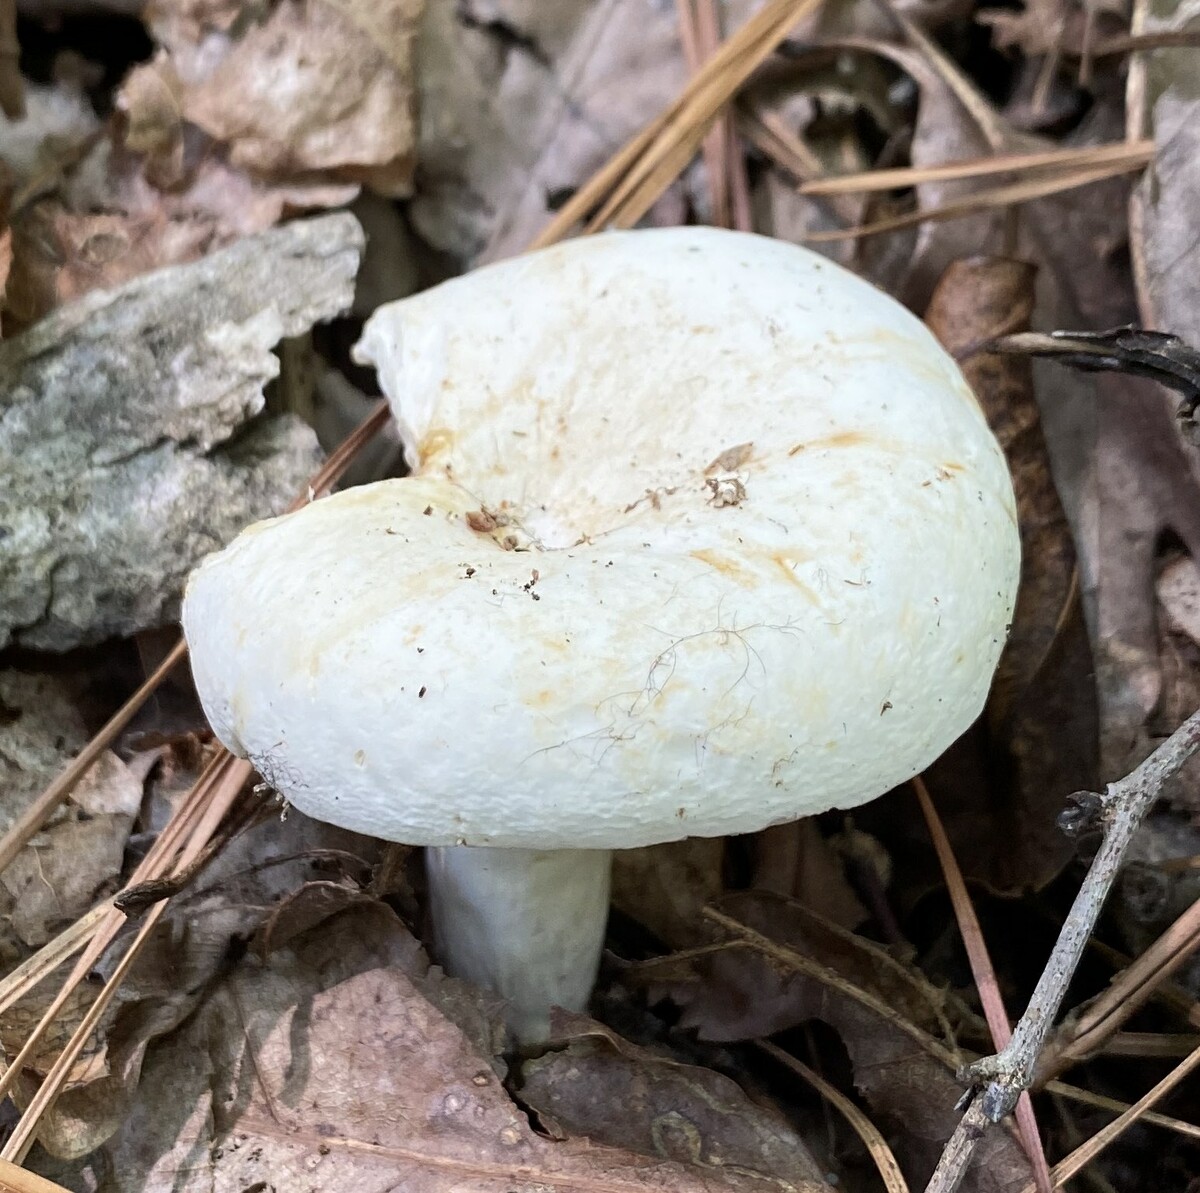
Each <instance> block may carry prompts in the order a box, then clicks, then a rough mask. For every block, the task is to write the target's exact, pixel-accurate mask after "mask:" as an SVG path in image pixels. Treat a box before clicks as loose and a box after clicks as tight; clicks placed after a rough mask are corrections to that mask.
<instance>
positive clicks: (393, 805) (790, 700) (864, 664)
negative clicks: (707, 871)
mask: <svg viewBox="0 0 1200 1193" xmlns="http://www.w3.org/2000/svg"><path fill="white" fill-rule="evenodd" d="M358 351H359V354H360V357H361V358H362V359H364V360H366V361H370V362H372V363H374V365H375V366H376V368H377V369H378V372H379V376H380V379H381V382H382V385H383V388H384V391H385V393H386V394H387V395H388V397H389V399H390V400H391V403H392V406H393V409H394V410H395V413H396V417H397V420H398V422H399V425H400V429H401V434H402V436H403V438H404V441H405V446H406V451H407V453H408V456H409V461H410V464H411V465H412V467H413V471H414V475H413V476H412V477H410V478H408V479H404V480H396V481H385V482H382V483H379V484H375V485H369V486H365V487H362V488H358V489H353V490H350V491H347V492H345V493H342V494H339V495H337V496H334V497H331V498H328V499H326V500H322V501H318V502H316V503H314V504H312V505H310V506H308V507H307V508H305V509H304V510H302V511H301V512H299V513H295V514H291V515H289V516H286V517H282V518H278V519H275V520H272V521H269V522H264V523H260V524H258V525H256V526H253V527H251V528H250V529H249V530H247V531H246V532H245V533H244V534H242V535H241V536H240V537H239V538H238V539H237V540H236V541H235V542H234V543H233V544H232V545H231V546H229V547H228V548H227V549H226V550H224V551H222V552H220V553H218V554H216V555H213V556H211V557H210V558H209V559H208V560H206V561H205V562H204V564H203V565H202V566H201V567H200V568H199V569H198V570H197V571H196V572H195V573H194V575H193V576H192V578H191V581H190V583H189V586H188V591H187V596H186V600H185V605H184V627H185V630H186V634H187V639H188V643H189V645H190V648H191V654H192V666H193V671H194V674H195V678H196V683H197V687H198V689H199V692H200V696H201V699H202V701H203V703H204V707H205V710H206V712H207V713H208V716H209V718H210V720H211V722H212V726H213V729H214V730H215V732H216V733H217V736H218V737H219V738H220V739H221V741H222V742H224V743H225V744H226V745H227V746H228V747H229V748H230V749H231V750H233V751H234V752H235V753H237V754H239V755H242V756H245V757H248V758H250V759H251V760H252V761H253V762H254V763H255V765H256V766H257V767H258V769H259V770H260V771H261V772H262V774H263V775H264V777H265V778H266V779H267V780H268V781H269V782H270V783H272V784H273V785H274V786H276V787H277V788H278V789H279V790H280V791H281V792H282V793H283V794H284V795H286V796H287V797H288V799H289V800H291V801H292V802H293V803H294V804H295V805H296V807H298V808H299V809H301V810H302V811H304V812H306V813H308V814H310V815H312V816H315V817H317V818H319V819H322V820H328V821H333V822H336V823H338V824H342V825H345V826H347V827H349V828H352V829H356V830H358V831H361V832H364V833H369V834H373V835H375V836H379V837H385V838H390V839H393V840H397V841H406V842H410V843H412V844H421V845H430V844H435V845H436V844H454V843H461V842H465V843H467V844H478V845H482V844H489V845H501V846H526V847H531V848H582V847H589V848H621V847H628V846H635V845H643V844H648V843H651V842H657V841H663V840H670V839H674V838H679V837H683V836H689V835H692V836H698V835H716V834H724V833H740V832H747V831H751V830H755V829H759V828H762V827H764V826H766V825H769V824H773V823H778V822H782V821H787V820H792V819H795V818H798V817H801V816H805V815H808V814H811V813H815V812H820V811H823V810H825V809H828V808H834V807H849V806H852V805H855V804H859V803H862V802H864V801H866V800H869V799H873V798H874V797H876V796H878V795H880V794H882V793H883V792H884V791H886V790H888V789H889V788H890V787H892V786H894V785H895V784H897V783H899V782H902V781H903V780H905V779H907V778H909V777H910V776H912V775H913V774H914V773H916V772H917V771H918V770H919V769H921V768H922V767H924V766H926V765H927V764H928V763H930V762H931V761H933V759H934V758H936V757H937V756H938V754H939V753H941V752H942V751H943V750H944V749H945V748H946V747H947V746H948V745H949V744H950V743H951V742H952V741H953V740H954V739H955V738H956V737H957V736H958V735H959V734H960V733H962V731H963V730H965V729H966V728H967V727H968V725H969V724H970V723H971V722H972V721H973V720H974V719H975V717H976V716H977V715H978V713H979V712H980V710H981V708H982V706H983V702H984V699H985V696H986V693H987V689H988V685H989V682H990V680H991V676H992V673H993V671H994V669H995V665H996V662H997V659H998V657H999V654H1000V650H1001V647H1002V645H1003V641H1004V637H1005V633H1006V628H1007V625H1008V622H1009V620H1010V616H1011V612H1012V608H1013V602H1014V598H1015V592H1016V585H1017V576H1018V564H1019V558H1018V557H1019V539H1018V534H1017V528H1016V515H1015V511H1014V503H1013V493H1012V487H1011V483H1010V480H1009V474H1008V470H1007V467H1006V465H1005V461H1004V457H1003V455H1002V453H1001V451H1000V449H999V447H998V446H997V444H996V442H995V440H994V438H993V437H992V435H991V433H990V431H989V430H988V428H987V425H986V423H985V421H984V419H983V416H982V414H981V413H980V410H979V407H978V405H977V403H976V401H975V399H974V397H973V396H972V394H971V393H970V391H969V389H968V388H967V386H966V383H965V382H964V381H963V379H962V377H961V375H960V373H959V372H958V370H957V368H956V367H955V365H954V364H953V362H952V361H951V360H950V358H949V357H948V356H947V355H946V354H945V353H944V352H943V351H942V350H941V348H940V347H939V346H938V345H937V344H936V342H935V341H934V339H933V338H932V336H931V335H930V334H929V332H928V331H927V330H926V329H925V327H924V326H923V325H922V324H921V323H920V322H919V321H918V320H917V319H915V318H914V317H912V316H911V315H910V314H908V313H907V312H906V311H905V310H904V309H902V308H901V307H900V306H899V305H898V304H897V303H895V302H894V301H892V300H891V299H890V298H888V297H887V296H886V295H884V294H882V293H880V292H879V291H877V290H875V289H874V288H873V287H872V286H870V285H869V284H868V283H866V282H864V281H862V280H861V279H859V278H856V277H854V276H853V275H851V274H850V273H847V272H846V271H844V270H842V269H841V268H839V267H838V266H836V265H834V264H832V263H830V262H829V261H827V260H825V259H824V258H822V257H820V256H817V255H816V254H814V253H811V252H808V251H806V250H804V249H801V248H797V247H795V246H791V245H787V244H784V243H781V242H778V241H774V240H769V239H765V238H760V237H756V236H749V235H744V234H738V233H732V232H723V231H717V230H713V229H701V228H693V229H667V230H651V231H635V232H622V233H611V234H605V235H602V236H598V237H592V238H587V239H582V240H576V241H571V242H569V243H566V244H563V245H561V246H558V247H555V248H551V249H547V250H544V251H541V252H538V253H535V254H531V255H529V256H526V257H521V258H518V259H515V260H511V261H506V262H503V263H500V264H498V265H493V266H490V267H488V268H485V269H481V270H478V271H476V272H474V273H471V274H468V275H467V276H465V277H462V278H459V279H456V280H453V281H450V282H447V283H445V284H443V285H441V286H438V287H437V288H435V289H433V290H430V291H427V292H425V293H423V294H420V295H417V296H416V297H413V298H408V299H404V300H402V301H400V302H397V303H394V304H391V305H389V306H386V307H384V308H382V309H381V310H379V311H378V312H377V313H376V314H375V315H374V317H373V318H372V319H371V321H370V322H369V324H368V325H367V329H366V332H365V334H364V336H363V340H362V343H361V344H360V345H359V349H358Z"/></svg>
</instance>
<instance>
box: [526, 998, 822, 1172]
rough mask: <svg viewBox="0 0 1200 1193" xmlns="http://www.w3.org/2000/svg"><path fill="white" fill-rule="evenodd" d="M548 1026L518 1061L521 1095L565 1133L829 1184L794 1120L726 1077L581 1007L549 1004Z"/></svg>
mask: <svg viewBox="0 0 1200 1193" xmlns="http://www.w3.org/2000/svg"><path fill="white" fill-rule="evenodd" d="M553 1032H554V1037H553V1039H554V1049H553V1051H550V1052H547V1053H546V1054H545V1055H544V1056H541V1057H538V1058H537V1059H536V1060H531V1061H526V1062H525V1064H524V1065H522V1066H521V1095H520V1096H521V1101H522V1102H523V1103H525V1104H526V1105H528V1106H531V1107H532V1108H533V1109H534V1110H536V1111H537V1112H538V1114H539V1116H543V1117H544V1119H545V1120H548V1121H549V1122H550V1123H553V1124H554V1126H555V1127H556V1128H558V1129H559V1130H560V1131H565V1133H566V1134H567V1135H587V1136H588V1137H589V1138H591V1139H594V1140H595V1141H596V1142H598V1143H603V1144H605V1145H606V1146H608V1147H620V1148H624V1149H626V1150H627V1151H631V1152H637V1153H640V1154H641V1155H645V1156H652V1157H655V1158H658V1159H663V1160H675V1161H678V1162H679V1163H681V1164H697V1165H700V1166H701V1167H703V1168H718V1167H719V1168H724V1169H729V1170H732V1171H735V1172H745V1173H751V1174H759V1175H761V1176H763V1177H766V1178H768V1179H771V1178H774V1179H775V1180H778V1181H781V1182H784V1183H785V1184H787V1185H789V1186H791V1187H793V1188H797V1189H800V1188H811V1189H813V1190H814V1191H815V1190H816V1189H818V1188H827V1187H828V1186H827V1185H826V1184H825V1182H824V1180H823V1178H822V1174H821V1170H820V1167H819V1166H818V1165H817V1162H816V1161H815V1160H814V1159H813V1157H812V1156H811V1155H810V1154H809V1151H808V1148H807V1146H806V1145H805V1143H804V1140H803V1139H802V1138H801V1137H800V1136H799V1135H798V1134H797V1133H796V1131H795V1129H794V1128H792V1127H791V1126H789V1125H788V1123H787V1121H786V1120H785V1119H784V1118H782V1116H780V1115H778V1114H776V1113H773V1112H772V1111H770V1110H768V1109H766V1108H764V1107H763V1106H761V1105H759V1104H756V1103H755V1102H752V1101H751V1100H750V1099H749V1098H748V1097H747V1096H746V1093H745V1091H744V1090H743V1089H742V1088H741V1087H740V1086H739V1085H738V1084H737V1083H736V1082H734V1081H731V1080H730V1079H729V1078H728V1077H725V1076H722V1074H720V1073H716V1072H713V1070H711V1069H704V1068H699V1067H697V1066H695V1065H685V1064H680V1063H679V1062H678V1061H673V1060H669V1059H666V1058H664V1057H661V1056H656V1055H654V1054H653V1053H651V1052H648V1051H647V1050H646V1049H644V1048H639V1047H637V1046H636V1045H634V1044H631V1043H630V1042H629V1041H628V1040H623V1039H622V1038H621V1037H620V1036H618V1035H616V1034H615V1033H614V1032H612V1031H610V1030H609V1029H608V1028H606V1027H604V1026H603V1025H601V1024H599V1023H596V1022H594V1021H592V1020H590V1019H587V1018H586V1017H585V1016H583V1015H566V1014H556V1016H555V1019H554V1023H553ZM564 1043H565V1044H566V1047H565V1048H563V1047H562V1045H563V1044H564Z"/></svg>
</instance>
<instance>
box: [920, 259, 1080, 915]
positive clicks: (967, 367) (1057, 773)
mask: <svg viewBox="0 0 1200 1193" xmlns="http://www.w3.org/2000/svg"><path fill="white" fill-rule="evenodd" d="M1034 276H1035V270H1034V268H1033V267H1032V266H1031V265H1028V264H1026V263H1024V262H1019V261H1012V260H1006V259H1003V258H994V257H993V258H988V257H979V258H973V259H970V260H964V261H959V262H956V263H955V264H954V265H952V266H951V267H950V269H949V270H947V272H946V274H945V276H944V277H943V278H942V280H941V282H940V283H939V285H938V287H937V290H936V291H935V292H934V296H933V300H932V302H931V304H930V307H929V311H928V313H927V315H926V320H927V322H928V323H929V325H930V328H931V329H932V330H933V332H934V334H935V335H937V336H938V338H939V339H940V340H941V341H942V343H943V344H944V345H945V346H946V347H947V348H948V349H949V350H950V352H951V353H952V354H953V355H954V356H955V357H956V358H957V360H958V362H959V364H960V366H961V367H962V369H963V371H964V374H965V375H966V377H967V380H968V381H969V382H970V384H971V386H972V388H973V389H974V391H975V393H976V395H977V396H978V398H979V401H980V403H981V405H982V406H983V409H984V413H985V414H986V416H987V418H988V422H989V423H990V425H991V427H992V429H993V431H994V432H995V433H996V436H997V438H998V439H999V441H1000V444H1001V446H1002V447H1003V448H1004V451H1005V455H1006V456H1007V458H1008V464H1009V469H1010V471H1011V472H1012V475H1013V484H1014V487H1015V490H1016V494H1017V513H1018V518H1019V521H1020V528H1021V547H1022V567H1021V586H1020V590H1019V595H1018V599H1017V607H1016V612H1015V614H1014V620H1013V627H1012V632H1011V636H1010V638H1009V642H1008V645H1007V647H1006V649H1005V652H1004V655H1003V656H1002V658H1001V661H1000V666H999V669H998V671H997V674H996V678H995V681H994V684H993V688H992V695H991V699H990V703H989V706H988V716H987V725H986V730H987V731H985V727H984V726H979V727H977V728H976V730H975V731H973V732H972V733H971V734H970V735H968V737H967V738H966V739H964V740H963V741H962V742H960V743H958V745H957V746H956V747H955V749H954V750H953V751H951V755H950V756H949V757H948V758H946V759H944V760H943V761H942V762H941V764H939V765H938V766H936V767H934V768H933V769H932V770H931V772H930V776H931V782H932V783H933V785H934V788H935V791H936V793H937V795H938V804H939V807H940V808H942V810H943V814H944V816H945V820H946V826H947V831H948V832H949V833H950V835H951V840H952V842H953V843H954V845H955V852H956V854H957V855H958V857H959V861H960V864H961V865H962V867H963V869H964V872H965V873H966V874H967V876H968V877H972V878H976V879H982V880H984V881H986V882H987V883H988V885H990V886H991V887H993V888H994V889H997V890H1000V891H1003V892H1008V893H1013V892H1016V891H1019V890H1022V889H1025V888H1028V887H1040V886H1042V885H1044V884H1045V883H1046V882H1048V881H1049V880H1050V879H1051V878H1053V877H1054V876H1055V875H1056V874H1057V873H1058V872H1059V870H1060V869H1061V867H1062V865H1063V864H1064V863H1065V862H1066V860H1067V858H1068V857H1070V855H1071V852H1072V846H1071V844H1070V843H1069V842H1068V841H1067V839H1066V838H1065V837H1064V836H1063V834H1062V833H1061V832H1060V831H1059V829H1058V827H1057V824H1056V818H1057V815H1058V813H1059V811H1060V810H1061V808H1062V804H1063V800H1064V799H1065V798H1066V796H1067V795H1068V794H1069V793H1070V792H1072V791H1078V790H1081V789H1084V788H1089V787H1091V786H1093V785H1094V784H1095V781H1096V773H1095V769H1096V751H1097V712H1096V703H1095V696H1094V692H1093V690H1092V688H1091V686H1090V685H1089V684H1087V683H1084V682H1080V680H1081V678H1082V677H1086V676H1088V675H1090V674H1091V672H1092V660H1091V653H1090V650H1089V647H1088V641H1087V635H1086V632H1085V630H1084V623H1083V613H1082V602H1081V596H1080V585H1079V579H1078V571H1077V564H1076V559H1075V547H1074V543H1073V541H1072V537H1071V529H1070V526H1069V525H1068V523H1067V518H1066V514H1065V513H1064V511H1063V507H1062V503H1061V501H1060V500H1059V497H1058V492H1057V490H1056V488H1055V484H1054V478H1053V476H1052V475H1051V471H1050V460H1049V456H1048V454H1047V451H1046V445H1045V441H1044V439H1043V436H1042V429H1041V420H1040V417H1039V414H1038V408H1037V405H1036V403H1035V401H1034V397H1033V377H1032V372H1031V369H1030V367H1029V363H1028V361H1026V360H1023V359H1021V358H1019V357H1012V356H1000V355H997V354H995V353H992V352H988V351H985V350H984V347H985V345H987V343H988V342H989V341H990V340H993V339H995V338H996V337H997V336H1000V335H1007V334H1011V333H1013V332H1018V331H1024V330H1025V329H1026V328H1028V326H1029V319H1030V315H1031V313H1032V311H1033V305H1034ZM997 752H999V753H1000V754H1001V755H1002V756H1003V759H1004V761H1003V762H1002V763H998V760H997V759H996V758H995V757H994V756H993V755H994V754H995V753H997ZM970 755H974V757H971V756H970ZM998 841H1002V842H1004V847H1003V848H1001V849H998V848H997V847H996V843H997V842H998Z"/></svg>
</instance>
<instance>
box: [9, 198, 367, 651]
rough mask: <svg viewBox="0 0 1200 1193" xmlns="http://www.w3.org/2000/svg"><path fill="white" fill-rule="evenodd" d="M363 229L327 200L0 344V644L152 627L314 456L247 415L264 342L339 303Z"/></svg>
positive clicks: (286, 429) (65, 645) (288, 493)
mask: <svg viewBox="0 0 1200 1193" xmlns="http://www.w3.org/2000/svg"><path fill="white" fill-rule="evenodd" d="M362 243H363V237H362V231H361V229H360V228H359V225H358V223H357V222H356V221H355V220H354V218H353V217H352V216H350V215H346V214H339V215H331V216H326V217H323V218H321V219H316V220H308V221H303V222H298V223H293V224H288V225H285V226H284V227H281V228H277V229H273V230H271V231H269V232H266V233H263V234H262V235H261V236H256V237H250V238H247V239H246V240H243V241H240V242H238V243H237V244H234V245H232V246H231V247H229V248H228V249H225V250H223V251H221V252H219V253H214V254H212V255H211V256H209V257H207V258H205V259H203V260H201V261H198V262H195V263H194V264H190V265H184V266H177V267H174V268H170V269H164V270H160V271H158V272H155V273H150V274H146V275H144V276H142V277H139V278H137V279H136V280H135V281H133V282H131V283H129V284H127V285H125V286H122V287H120V288H119V289H117V290H111V291H97V292H93V293H91V294H89V295H87V296H86V297H85V298H83V299H81V300H80V301H78V302H75V303H72V304H70V305H69V306H65V307H62V308H60V309H59V310H57V311H55V312H54V313H53V314H52V315H50V316H49V317H48V318H46V319H45V320H43V321H42V322H41V323H39V324H37V325H36V326H35V327H33V328H31V329H30V330H29V331H27V332H25V333H24V334H23V335H20V336H17V337H16V338H14V339H12V340H9V341H6V342H4V343H3V344H0V476H3V477H4V480H5V484H4V486H3V489H2V490H0V647H3V646H5V645H7V644H9V643H10V642H11V643H15V644H18V645H21V646H27V647H34V648H40V649H49V650H66V649H69V648H71V647H74V646H78V645H80V644H83V643H91V642H98V641H101V640H102V639H105V638H108V637H112V636H116V635H128V634H132V633H134V632H135V631H138V630H142V629H146V628H148V627H151V626H156V625H160V624H163V623H164V622H165V621H167V620H169V619H170V618H172V617H173V616H174V615H175V613H176V609H177V604H178V595H179V591H180V587H181V585H182V582H183V579H184V577H185V576H186V575H187V573H188V572H189V571H190V570H191V568H192V567H193V566H194V565H195V564H196V563H197V562H199V560H200V559H201V558H202V557H203V556H204V555H205V554H207V553H208V552H210V551H212V550H215V549H216V548H218V547H220V546H222V545H224V544H225V543H226V542H228V541H229V539H231V538H232V537H233V536H234V535H235V534H236V533H237V532H238V531H239V530H240V529H241V528H242V527H243V526H245V525H246V524H247V523H248V522H250V521H252V520H254V519H255V518H260V517H264V516H267V515H269V514H274V513H278V512H280V511H281V510H282V509H283V508H284V507H285V506H286V505H287V503H288V502H289V501H290V500H291V499H292V498H293V497H294V496H295V494H296V492H297V491H298V490H299V489H300V487H301V486H302V485H303V483H304V479H305V477H306V476H307V475H309V473H310V472H311V471H312V469H313V467H314V465H315V463H316V461H317V459H318V454H319V453H318V449H317V445H316V440H315V436H314V435H313V433H312V431H311V430H310V429H309V428H308V427H306V426H304V425H303V424H302V423H300V422H299V421H298V420H295V419H292V418H277V419H264V420H258V421H255V422H254V423H252V424H250V425H249V426H245V427H244V429H242V428H243V426H244V424H246V422H247V420H248V419H250V418H251V417H252V416H253V415H255V414H258V413H259V411H260V410H261V409H262V406H263V393H262V391H263V386H264V385H265V384H266V382H267V381H268V380H270V379H271V378H272V377H274V376H275V375H276V374H277V373H278V371H279V361H278V358H277V357H276V356H275V355H274V354H273V353H272V352H271V348H272V347H273V346H274V345H275V344H277V343H278V342H279V341H280V340H281V339H283V338H284V337H286V336H295V335H299V334H300V333H301V332H303V331H306V330H307V329H308V328H309V327H311V326H312V325H313V324H314V323H315V322H317V321H318V320H321V319H329V318H332V317H333V316H334V315H336V314H338V313H339V312H340V311H343V310H346V309H347V308H348V307H349V306H350V303H351V300H352V299H353V294H354V275H355V272H356V270H357V267H358V259H359V254H360V251H361V248H362Z"/></svg>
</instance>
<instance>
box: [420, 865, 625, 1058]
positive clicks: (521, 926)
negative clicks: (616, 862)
mask: <svg viewBox="0 0 1200 1193" xmlns="http://www.w3.org/2000/svg"><path fill="white" fill-rule="evenodd" d="M425 866H426V871H427V873H428V876H429V900H430V906H431V908H432V913H433V930H434V940H435V943H436V945H437V951H438V957H439V959H440V961H441V963H442V965H443V966H444V967H445V969H446V972H447V973H449V974H451V975H453V976H454V977H459V978H466V979H467V980H469V981H472V982H474V983H475V984H476V985H479V986H484V987H486V988H487V989H489V990H494V991H495V992H496V993H497V994H501V995H503V996H504V998H506V999H507V1000H508V1002H509V1005H510V1008H511V1009H510V1012H509V1016H508V1024H509V1028H510V1029H511V1030H512V1032H513V1034H514V1035H515V1036H516V1037H517V1038H518V1039H519V1040H520V1041H521V1042H522V1043H526V1044H532V1043H539V1042H541V1041H543V1040H545V1039H546V1038H547V1036H548V1035H549V1032H550V1008H551V1007H555V1006H558V1007H564V1008H565V1009H566V1010H569V1011H582V1010H583V1009H584V1008H585V1007H586V1006H587V1001H588V998H589V997H590V995H591V993H592V986H593V984H594V983H595V981H596V971H597V970H598V969H599V966H600V950H601V948H602V947H603V945H604V929H605V925H606V922H607V920H608V893H609V882H610V876H611V873H612V852H611V851H610V850H606V849H494V848H483V847H480V846H473V845H454V846H448V847H444V848H436V849H427V850H426V851H425Z"/></svg>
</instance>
